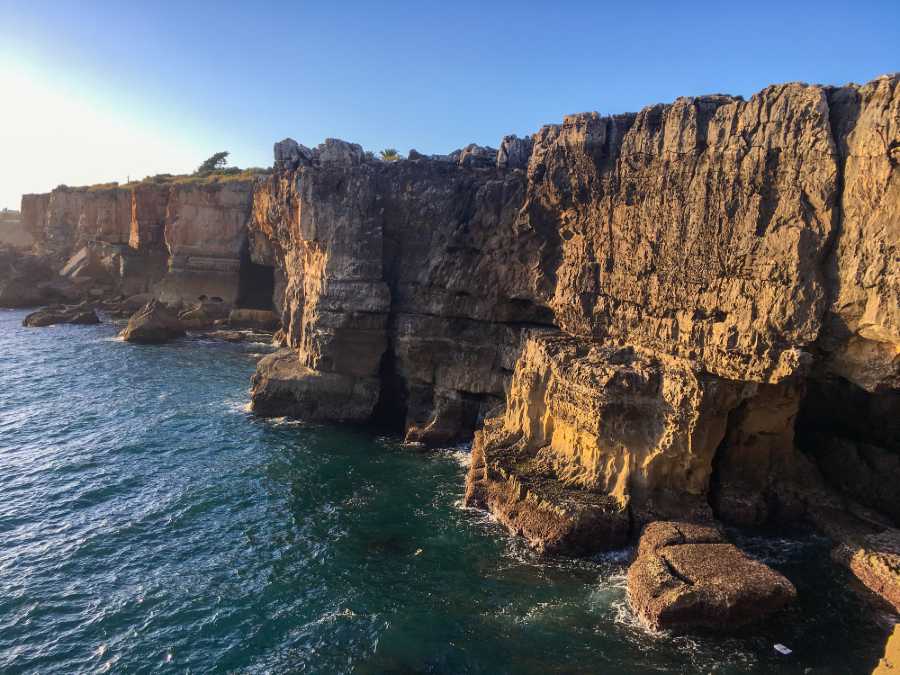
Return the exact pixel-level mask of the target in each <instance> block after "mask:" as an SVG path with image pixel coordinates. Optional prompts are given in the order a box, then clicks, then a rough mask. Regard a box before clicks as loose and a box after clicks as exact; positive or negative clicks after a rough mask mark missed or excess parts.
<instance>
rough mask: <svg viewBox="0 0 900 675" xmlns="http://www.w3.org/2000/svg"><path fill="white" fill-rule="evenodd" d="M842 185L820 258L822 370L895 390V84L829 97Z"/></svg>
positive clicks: (899, 226) (898, 365) (899, 372)
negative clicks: (830, 241)
mask: <svg viewBox="0 0 900 675" xmlns="http://www.w3.org/2000/svg"><path fill="white" fill-rule="evenodd" d="M829 103H830V109H831V114H832V118H833V121H834V129H833V133H834V138H835V142H836V147H837V152H838V155H839V157H840V170H841V173H840V174H839V175H840V176H841V177H842V179H843V190H842V191H841V194H840V205H841V214H840V216H841V217H840V220H839V229H840V236H839V237H838V238H837V242H836V246H835V247H834V252H833V254H832V255H831V256H830V258H829V259H828V264H827V273H828V279H829V291H830V299H831V303H830V305H829V307H828V311H827V314H826V317H825V319H826V321H825V331H823V335H822V339H821V345H822V347H823V349H825V350H827V352H828V358H827V361H826V367H827V369H828V370H829V371H830V372H832V373H835V374H837V375H839V376H841V377H843V378H845V379H847V380H849V381H850V382H853V383H854V384H856V385H858V386H860V387H862V388H863V389H865V390H867V391H870V392H874V391H884V390H889V389H897V388H900V302H898V301H897V298H900V266H898V264H897V262H898V259H900V77H898V76H893V77H882V78H879V79H877V80H875V81H874V82H870V83H869V84H867V85H865V86H862V87H856V86H849V87H842V88H840V89H836V90H832V91H831V92H830V93H829Z"/></svg>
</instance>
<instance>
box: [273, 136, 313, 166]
mask: <svg viewBox="0 0 900 675" xmlns="http://www.w3.org/2000/svg"><path fill="white" fill-rule="evenodd" d="M274 154H275V170H276V171H294V170H296V169H298V168H299V167H301V166H306V165H308V164H311V163H312V162H313V159H314V152H313V151H312V150H310V149H309V148H307V147H306V146H305V145H300V144H299V143H298V142H297V141H295V140H294V139H293V138H285V139H284V140H283V141H279V142H278V143H276V144H275V148H274Z"/></svg>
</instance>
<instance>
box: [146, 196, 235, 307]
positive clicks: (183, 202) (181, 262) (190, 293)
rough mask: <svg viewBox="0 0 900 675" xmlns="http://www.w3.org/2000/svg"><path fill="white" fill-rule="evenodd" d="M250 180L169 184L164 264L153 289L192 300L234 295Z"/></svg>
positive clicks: (230, 299) (175, 299)
mask: <svg viewBox="0 0 900 675" xmlns="http://www.w3.org/2000/svg"><path fill="white" fill-rule="evenodd" d="M252 185H253V184H252V182H249V181H229V182H226V183H221V184H220V183H215V184H210V185H206V184H199V185H193V184H188V185H177V186H175V187H173V189H172V193H171V195H170V197H169V202H168V207H167V211H166V222H165V242H166V247H167V249H168V252H169V263H168V265H169V268H168V272H167V273H166V275H165V277H164V278H163V280H162V282H161V283H160V286H159V289H158V291H157V295H158V297H159V298H160V299H161V300H163V301H164V302H167V303H179V302H194V301H196V300H199V299H201V297H200V296H206V297H210V298H212V297H218V298H221V299H222V300H223V301H224V302H227V303H230V304H232V303H234V302H236V301H237V298H238V292H239V272H240V266H241V254H242V249H243V247H244V246H245V245H246V240H247V219H248V217H249V215H250V203H251V188H252Z"/></svg>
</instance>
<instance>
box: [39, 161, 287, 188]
mask: <svg viewBox="0 0 900 675" xmlns="http://www.w3.org/2000/svg"><path fill="white" fill-rule="evenodd" d="M271 173H272V169H264V168H262V167H258V166H254V167H250V168H249V169H238V168H237V167H230V168H227V169H219V170H217V171H211V172H209V173H203V174H179V175H175V174H171V173H158V174H156V175H155V176H147V177H146V178H144V179H143V180H133V181H131V182H130V183H117V182H115V181H113V182H111V183H98V184H96V185H85V186H81V187H69V186H68V185H59V186H57V188H56V189H57V190H60V189H62V190H74V191H79V192H80V191H86V192H102V191H104V190H117V189H122V190H131V189H133V188H136V187H140V186H142V185H161V186H162V185H217V184H220V183H233V182H239V181H248V180H253V179H255V178H257V177H258V176H268V175H269V174H271Z"/></svg>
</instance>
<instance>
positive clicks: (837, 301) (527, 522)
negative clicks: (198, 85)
mask: <svg viewBox="0 0 900 675" xmlns="http://www.w3.org/2000/svg"><path fill="white" fill-rule="evenodd" d="M898 89H900V76H896V75H895V76H887V77H883V78H879V79H878V80H876V81H874V82H872V83H869V84H867V85H865V86H857V85H848V86H846V87H840V88H834V87H823V86H810V85H805V84H799V83H792V84H784V85H777V86H772V87H768V88H766V89H764V90H763V91H761V92H760V93H758V94H756V95H755V96H753V97H751V98H750V99H749V100H743V99H741V98H738V97H731V96H723V95H715V96H702V97H696V98H682V99H678V100H676V101H675V102H674V103H671V104H659V105H654V106H650V107H648V108H646V109H644V110H642V111H641V112H639V113H636V114H623V115H615V116H611V117H604V116H600V115H598V114H596V113H585V114H579V115H572V116H569V117H566V118H565V119H564V120H563V122H562V124H559V125H549V126H546V127H544V128H543V129H541V130H540V131H539V132H538V133H536V134H534V135H533V136H532V137H531V138H528V139H522V138H517V137H515V136H507V137H506V138H504V139H503V141H502V142H501V143H500V148H499V150H497V149H493V148H490V147H486V146H479V145H475V144H472V145H469V146H467V147H466V148H464V149H462V150H458V151H455V152H453V153H450V154H449V155H446V156H436V155H435V156H430V157H428V156H425V155H422V154H420V153H414V152H410V155H409V159H406V160H404V159H401V160H400V161H395V162H384V161H379V160H376V159H374V157H373V156H372V155H371V154H369V153H365V152H364V151H363V149H362V148H361V147H360V146H358V145H356V144H352V143H346V142H344V141H339V140H335V139H328V140H326V141H325V142H324V143H323V144H321V145H319V146H318V147H316V148H314V149H310V148H306V147H305V146H303V145H301V144H299V143H297V142H296V141H294V140H292V139H285V140H284V141H281V142H279V143H277V144H276V145H275V148H274V152H275V169H276V171H275V172H274V173H273V174H271V175H267V176H265V177H260V178H257V179H256V180H243V179H240V180H225V179H223V180H221V181H219V180H216V181H212V182H209V181H204V180H199V179H196V180H194V179H192V180H180V181H172V182H165V181H163V182H162V183H160V182H159V181H149V182H144V183H142V184H141V185H140V186H138V187H131V188H125V189H123V188H120V187H116V186H107V187H103V188H97V189H91V190H86V189H70V188H59V189H57V190H55V191H54V192H53V193H51V194H50V195H49V196H40V195H32V196H27V197H26V198H23V205H22V214H23V220H24V221H25V222H26V226H27V227H28V229H29V231H30V232H32V233H33V236H34V238H35V241H36V244H35V248H36V250H38V251H40V252H42V253H44V254H46V255H47V256H49V259H51V260H54V261H55V267H54V270H55V271H58V270H60V269H63V268H64V266H66V269H67V279H68V282H70V283H71V284H75V285H77V283H78V279H79V278H81V277H84V278H88V279H91V280H92V281H91V282H90V284H91V285H94V286H96V284H97V283H98V281H96V280H97V279H98V278H99V277H100V276H101V271H106V273H107V275H108V279H107V280H105V281H104V282H103V283H105V284H107V285H108V287H109V293H122V294H124V295H132V294H134V293H139V292H144V291H152V292H153V293H154V294H155V295H156V296H158V297H160V298H161V299H163V300H165V301H167V302H171V303H172V304H181V305H187V306H188V309H187V312H186V313H185V317H186V320H190V321H194V322H195V325H198V326H199V325H201V324H202V325H207V324H208V322H209V319H210V318H211V317H210V316H208V315H207V312H206V311H205V309H204V307H203V303H205V302H207V301H211V300H214V299H215V298H218V299H221V301H222V303H223V304H224V305H229V306H230V305H233V306H236V308H237V312H236V313H233V314H230V316H231V317H232V319H233V320H234V322H235V323H240V322H241V321H243V320H244V319H246V318H248V317H255V318H254V321H256V319H258V318H260V317H265V318H266V319H268V318H270V317H271V315H270V314H268V312H270V311H274V314H275V315H276V316H278V317H279V318H280V321H281V326H282V330H281V331H280V332H279V344H280V345H284V346H285V349H284V350H283V351H280V352H279V353H278V354H276V355H272V356H271V357H268V358H267V359H263V360H262V361H261V362H260V364H259V370H258V372H257V375H256V376H255V377H254V380H253V389H252V401H253V409H254V410H255V411H256V412H257V413H259V414H262V415H295V416H298V417H303V418H306V419H310V420H316V421H338V420H339V421H341V422H354V423H371V422H375V423H378V424H380V425H384V426H389V427H394V428H396V429H398V430H399V431H400V432H402V433H403V435H404V437H405V439H406V440H407V441H409V442H415V443H421V444H424V445H446V444H449V443H455V442H458V441H465V440H469V439H471V438H473V436H474V439H475V441H474V449H473V462H472V468H471V471H470V472H469V475H468V479H467V494H466V500H467V502H468V503H470V504H473V505H479V506H483V507H486V508H488V509H490V510H491V511H492V512H493V513H494V514H495V515H497V517H498V519H500V520H501V522H503V523H505V524H506V525H507V526H508V527H509V529H510V530H511V531H514V532H517V533H521V534H522V535H523V536H525V537H526V538H527V539H528V540H529V542H531V543H532V544H533V545H534V546H535V547H536V548H538V549H540V550H543V551H548V552H549V551H555V552H578V553H590V552H593V551H596V550H599V549H602V548H606V547H610V546H618V545H620V544H621V543H622V542H624V541H626V539H627V538H628V537H634V536H635V535H636V533H637V532H638V531H639V529H640V528H641V527H642V526H644V525H646V524H647V523H651V522H654V521H659V520H663V521H674V520H677V521H679V522H682V521H687V520H691V521H697V522H704V523H709V522H712V521H713V520H714V519H721V520H725V521H729V522H734V523H739V524H744V525H763V524H767V523H771V522H774V521H801V520H804V519H806V520H810V519H811V520H812V521H814V522H816V523H819V521H818V520H817V518H816V517H815V516H814V513H813V512H814V510H815V509H814V507H816V506H821V504H829V505H831V506H833V505H835V504H850V503H854V504H857V503H862V504H864V505H865V506H867V507H870V508H873V509H878V510H880V511H882V512H883V513H884V516H885V517H886V521H885V522H884V523H882V525H881V526H880V527H881V529H880V530H878V531H879V532H880V531H882V530H884V529H886V528H887V529H889V528H890V527H892V526H896V525H897V521H896V518H897V517H898V516H897V513H896V508H895V507H894V502H895V501H896V499H895V496H896V495H895V490H893V489H892V485H893V484H894V483H895V482H896V481H895V480H894V478H895V474H896V469H897V467H896V461H895V460H896V459H897V457H900V448H898V447H897V444H896V439H897V433H896V431H897V430H896V429H895V427H896V424H894V422H893V420H895V419H900V407H898V405H900V403H898V401H900V397H898V389H900V357H898V354H900V351H898V349H900V315H898V311H900V310H898V303H897V297H898V296H900V286H898V284H900V281H898V274H897V264H896V263H897V257H898V237H900V210H898V203H900V168H898V167H900V156H898V151H900V150H898V148H900V90H898ZM123 194H124V195H126V196H124V197H123V196H122V195H123ZM129 196H130V219H123V218H122V216H121V214H122V213H123V211H125V212H127V211H128V209H123V208H122V204H123V203H126V202H128V199H129ZM126 220H127V222H126ZM73 254H74V255H75V257H74V258H73V257H72V256H73ZM160 260H162V261H163V265H159V264H158V261H160ZM66 261H69V264H68V265H66ZM138 261H143V262H138ZM153 261H157V262H153ZM142 265H143V266H144V267H142ZM163 268H164V269H163ZM128 270H131V271H130V272H129V271H128ZM161 277H162V278H161ZM127 279H135V280H142V282H143V283H144V285H143V286H140V285H139V284H138V283H137V282H135V284H133V285H131V286H128V285H127V284H126V283H125V280H127ZM160 279H161V280H160ZM103 292H106V291H103ZM0 296H2V290H0ZM197 303H200V305H201V306H200V308H199V309H197V308H196V305H197ZM229 309H230V308H229ZM192 312H196V313H195V314H192ZM257 312H258V313H259V314H258V316H257V314H256V313H257ZM274 324H275V322H272V326H271V327H272V328H274V327H275V325H274ZM840 508H850V507H849V506H845V507H840ZM819 526H820V527H823V529H828V528H827V527H825V526H823V525H821V524H819ZM867 534H873V533H872V532H868V533H867ZM835 539H836V542H837V543H838V544H841V545H843V544H844V543H846V542H847V541H848V539H847V538H846V537H835ZM879 541H881V540H880V539H879ZM854 542H855V543H854V544H853V546H855V547H856V548H854V549H853V550H854V551H856V550H865V551H869V550H870V549H871V547H869V548H867V544H866V542H863V541H861V540H857V539H854ZM719 543H721V545H723V546H725V545H727V544H724V543H722V542H719ZM719 543H716V545H719ZM704 546H712V543H707V544H704ZM691 550H694V549H691ZM706 550H707V549H705V548H704V549H703V551H699V550H698V553H697V556H695V557H692V558H690V560H692V561H696V562H697V564H698V565H705V562H704V561H705V560H706V553H705V551H706ZM708 550H712V549H708ZM723 550H724V549H723ZM878 550H879V551H881V550H883V547H882V548H880V549H878ZM729 551H730V549H729ZM701 553H702V555H701ZM653 555H656V554H655V553H654V554H653ZM692 555H693V554H692ZM727 555H728V556H732V557H733V558H734V557H735V556H736V555H737V554H734V553H732V552H729V553H727ZM836 557H838V558H840V559H841V560H844V559H846V560H848V561H851V562H848V563H847V564H848V565H849V566H850V568H851V569H853V570H854V572H855V573H856V574H858V575H859V576H860V577H861V578H863V579H864V581H865V578H875V577H873V574H874V573H873V572H870V571H867V570H868V569H869V568H871V567H872V565H869V563H868V562H866V563H865V565H863V564H861V563H852V561H853V560H858V559H860V558H859V556H858V555H857V554H856V553H853V554H852V555H849V556H848V555H843V554H841V555H840V556H836ZM862 557H863V558H865V560H866V561H871V560H874V558H873V557H872V556H871V555H868V554H864V555H863V556H862ZM735 561H736V564H737V559H736V558H735ZM685 564H687V563H685ZM741 564H743V563H741ZM682 572H683V573H684V574H685V575H686V577H687V578H693V577H692V576H691V574H690V573H689V572H688V571H686V570H682ZM875 576H878V575H875ZM716 578H718V577H716ZM878 578H879V579H881V578H882V577H881V576H878ZM718 583H719V582H718V581H717V582H716V584H718ZM722 583H730V582H726V581H723V582H722ZM867 583H869V582H867ZM869 585H870V586H873V587H874V586H879V588H887V586H886V585H885V584H884V583H881V582H880V581H871V583H869ZM714 586H715V589H718V590H715V592H714V593H713V596H715V597H714V599H713V600H710V602H712V603H713V604H712V605H709V607H712V608H713V609H709V608H707V609H703V610H702V612H701V614H703V615H704V616H706V615H708V614H709V613H710V612H711V613H712V614H715V613H716V612H718V611H719V609H718V608H719V605H717V604H716V603H717V602H719V600H717V599H715V598H717V597H719V596H716V595H715V594H716V593H719V590H721V587H720V586H716V585H715V584H714ZM729 592H730V591H729ZM742 592H743V591H742ZM883 592H885V593H887V592H886V591H883ZM726 595H727V594H726ZM723 597H725V596H723ZM727 597H731V596H727ZM740 597H743V596H740ZM679 602H680V601H679ZM704 602H706V601H704ZM741 611H743V610H741ZM748 616H749V614H748Z"/></svg>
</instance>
